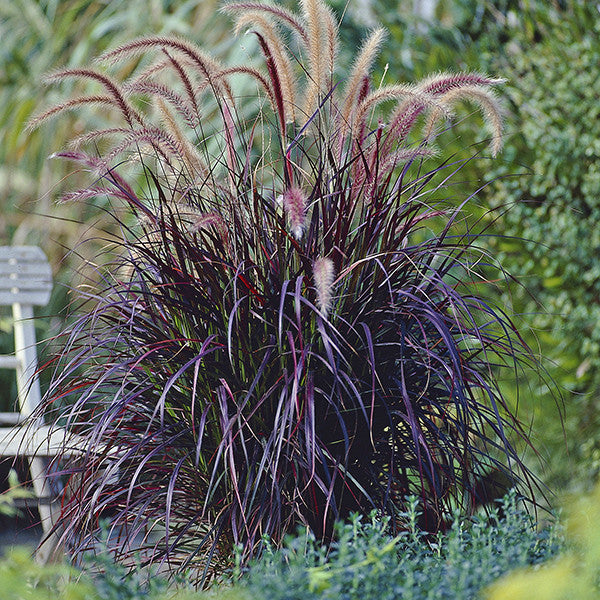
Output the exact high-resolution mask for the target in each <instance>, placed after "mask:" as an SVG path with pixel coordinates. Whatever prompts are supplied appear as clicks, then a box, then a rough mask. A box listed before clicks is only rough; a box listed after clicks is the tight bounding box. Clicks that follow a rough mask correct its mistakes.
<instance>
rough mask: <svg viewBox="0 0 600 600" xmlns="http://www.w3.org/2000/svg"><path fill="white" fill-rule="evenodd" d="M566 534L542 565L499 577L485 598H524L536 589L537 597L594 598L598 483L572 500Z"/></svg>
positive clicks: (598, 560)
mask: <svg viewBox="0 0 600 600" xmlns="http://www.w3.org/2000/svg"><path fill="white" fill-rule="evenodd" d="M568 513H569V518H568V520H567V523H566V528H565V536H566V540H567V548H566V549H565V550H564V551H563V552H562V553H561V554H560V556H558V557H557V558H556V559H555V560H552V561H548V562H546V563H544V564H543V565H542V566H541V568H527V569H519V570H516V571H515V572H513V573H510V574H508V575H507V576H506V577H504V578H502V579H499V580H498V581H497V582H495V583H494V584H493V585H492V586H490V588H489V589H488V591H487V594H486V598H487V600H526V599H529V598H531V590H535V597H536V599H538V600H570V599H571V598H577V600H587V599H590V600H592V599H594V598H597V597H598V593H599V592H600V585H599V581H600V579H599V575H600V526H599V525H598V524H599V523H600V486H596V490H595V491H594V493H593V494H591V495H590V496H587V497H580V498H578V499H575V501H574V502H571V504H570V506H569V510H568Z"/></svg>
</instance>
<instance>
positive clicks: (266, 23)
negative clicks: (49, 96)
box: [35, 0, 534, 581]
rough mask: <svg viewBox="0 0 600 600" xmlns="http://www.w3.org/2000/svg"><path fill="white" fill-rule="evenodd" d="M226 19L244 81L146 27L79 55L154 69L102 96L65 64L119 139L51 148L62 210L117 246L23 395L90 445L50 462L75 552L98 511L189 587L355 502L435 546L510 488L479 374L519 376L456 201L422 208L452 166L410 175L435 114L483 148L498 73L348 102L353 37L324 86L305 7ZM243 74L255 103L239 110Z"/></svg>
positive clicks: (328, 520) (331, 57)
mask: <svg viewBox="0 0 600 600" xmlns="http://www.w3.org/2000/svg"><path fill="white" fill-rule="evenodd" d="M225 10H226V12H228V13H229V14H231V15H233V16H234V17H238V15H239V17H238V20H239V23H240V26H243V27H247V26H250V27H252V28H253V29H254V33H255V34H256V35H257V36H258V41H259V48H260V51H261V53H262V55H263V57H264V62H265V67H266V69H265V70H261V69H260V67H259V66H255V65H242V66H237V65H234V66H225V67H223V66H221V65H220V64H219V63H218V62H217V61H216V60H214V59H212V58H210V57H209V56H208V55H207V54H206V53H205V52H203V51H202V50H200V49H199V48H197V47H196V46H194V45H193V44H192V43H191V42H188V41H183V40H179V39H177V38H161V37H150V38H144V39H140V40H134V41H132V42H131V43H129V44H125V45H124V46H121V47H120V48H117V49H116V50H114V51H110V52H108V53H107V54H106V55H105V56H104V57H103V61H104V62H105V63H106V62H108V63H109V64H111V65H112V64H114V63H121V62H122V61H129V60H132V59H135V61H136V63H138V62H139V60H140V55H141V54H143V55H144V57H145V56H147V55H150V56H151V57H154V59H155V62H151V63H148V62H147V61H142V62H141V63H139V69H141V71H140V70H139V69H138V71H135V70H133V74H132V75H130V76H129V77H128V79H126V80H125V81H122V82H121V81H117V80H116V79H113V78H110V79H109V77H110V76H109V75H104V74H99V75H98V76H97V77H95V76H92V75H91V71H90V70H81V72H80V73H79V75H80V76H81V77H82V78H83V79H84V80H86V81H95V82H96V83H99V84H101V85H102V86H103V87H105V88H107V89H108V90H109V94H110V95H109V96H108V97H97V96H90V97H89V98H90V99H89V101H86V102H81V103H80V104H82V105H84V106H87V105H88V104H89V105H92V104H93V103H100V104H101V105H103V106H104V105H105V104H107V103H108V104H109V105H111V106H113V107H114V108H115V109H116V111H117V112H118V113H120V114H121V116H122V118H123V120H124V125H123V128H122V129H119V128H113V129H111V130H99V131H98V132H91V133H89V134H84V136H80V137H79V138H78V140H77V147H78V149H77V150H76V151H71V152H67V153H64V156H65V157H66V158H68V159H71V160H74V161H76V162H79V163H83V164H84V166H86V167H88V168H92V169H93V171H94V173H95V179H94V181H93V182H92V183H91V184H90V187H89V188H88V189H87V190H80V191H78V192H75V193H74V194H72V195H71V196H70V197H69V198H80V199H89V197H91V196H93V195H95V194H105V195H106V196H108V197H109V198H110V199H111V201H112V202H113V206H114V211H113V214H112V217H113V218H115V219H117V220H118V222H119V224H120V229H121V231H122V234H123V237H122V239H120V240H117V241H116V242H115V245H116V252H115V254H116V255H117V256H118V258H117V259H115V260H114V261H113V262H110V263H109V264H106V265H104V266H103V267H99V268H98V269H99V281H100V283H99V284H98V286H97V289H95V290H94V291H89V292H87V297H86V296H85V294H84V293H83V292H82V294H83V295H84V299H85V300H86V302H85V304H84V305H83V309H82V313H81V316H80V317H79V319H78V320H77V321H75V323H74V324H73V325H72V327H71V328H70V329H69V330H68V331H66V332H65V333H64V336H63V338H62V339H64V346H63V350H62V351H61V353H60V355H59V356H58V358H57V364H56V367H55V369H56V370H55V376H54V379H53V382H52V385H51V387H50V389H49V391H48V394H47V403H46V410H47V412H49V413H51V414H54V415H55V416H56V418H57V422H61V423H64V422H66V423H67V425H68V426H69V427H70V428H72V429H73V430H74V431H75V432H77V433H78V434H79V435H80V436H83V437H84V438H85V439H86V440H87V441H88V452H87V453H86V454H85V456H84V457H82V459H81V460H79V461H75V462H72V461H61V460H59V461H58V462H60V463H61V464H64V468H63V470H62V471H61V473H62V475H64V476H68V477H69V485H68V486H67V487H66V491H65V495H64V501H63V513H62V517H61V519H60V523H59V524H58V526H57V528H59V529H60V530H61V531H62V532H63V538H64V540H65V542H66V544H67V546H68V547H69V548H70V549H71V550H72V551H73V552H78V551H81V550H84V549H85V548H87V547H88V546H89V545H90V544H91V543H92V541H93V539H94V537H95V536H96V535H97V532H98V527H99V519H100V518H101V517H102V515H103V514H110V517H111V527H112V529H113V531H114V532H115V538H116V540H117V547H116V549H115V552H116V553H117V555H119V556H121V557H124V558H126V557H127V556H128V554H130V553H131V552H133V550H132V546H131V543H132V540H133V539H137V540H140V539H141V540H142V542H141V547H142V550H144V549H145V551H146V553H147V557H148V560H149V561H154V562H155V561H163V562H164V563H165V565H168V566H169V567H170V568H172V569H176V568H193V569H195V571H194V572H195V573H196V574H197V576H198V579H199V581H206V577H207V574H208V573H210V572H211V570H213V569H214V568H216V567H215V565H219V564H222V563H223V562H226V561H227V560H228V559H229V558H230V556H231V552H232V548H233V547H234V546H235V545H237V544H241V546H242V549H243V550H242V554H243V559H244V560H247V559H248V558H249V557H251V556H253V555H255V554H256V552H258V551H259V550H260V548H261V540H262V539H263V537H264V536H267V537H268V538H269V539H271V540H273V541H274V542H278V541H280V540H281V539H282V537H283V536H284V535H285V534H286V533H289V532H293V531H294V530H295V528H296V527H297V526H298V524H304V525H306V526H309V527H311V528H312V529H313V531H314V532H315V533H316V535H318V536H319V537H320V538H322V539H323V540H328V539H330V538H331V536H332V534H333V524H334V522H335V521H336V520H337V519H343V518H345V517H347V516H348V515H349V514H350V513H351V512H353V511H361V512H368V511H370V510H372V509H377V510H379V511H381V512H382V513H385V514H388V515H390V517H391V519H392V522H393V523H394V526H396V527H401V526H402V523H401V519H400V518H399V515H400V514H401V512H402V507H403V506H404V502H405V497H406V495H407V494H417V495H418V496H419V497H420V498H421V499H422V503H423V506H424V509H425V513H424V521H423V523H422V525H423V527H425V528H427V529H428V530H430V531H436V530H439V529H441V528H443V527H444V519H445V518H446V515H447V514H448V511H450V510H451V509H452V508H453V507H455V506H457V505H458V506H461V507H462V508H463V509H464V510H465V511H469V510H471V509H472V508H473V506H474V505H475V504H477V503H478V501H479V499H478V498H477V497H476V496H477V494H478V492H477V490H478V487H477V482H478V479H479V478H480V477H482V476H484V475H485V474H486V473H488V472H489V471H490V470H491V469H496V470H498V471H501V472H503V473H505V474H506V475H507V476H508V478H509V479H510V481H511V482H512V483H514V484H521V485H523V486H524V487H525V489H528V488H529V490H530V492H531V491H532V485H533V484H534V481H533V479H532V477H531V475H530V474H529V472H528V470H527V469H526V467H525V466H524V465H523V464H522V463H521V461H520V458H519V455H518V453H517V451H516V450H515V448H514V446H513V444H514V443H515V442H516V441H518V440H524V441H525V442H527V436H526V435H525V432H524V431H523V429H522V428H521V426H520V424H519V421H518V419H517V417H516V415H515V414H514V413H513V412H511V410H510V408H509V407H508V406H507V404H506V402H505V400H504V399H503V397H502V395H501V393H500V390H499V388H498V386H497V384H496V377H497V374H498V370H499V369H501V368H502V367H503V366H509V367H511V368H516V369H519V368H525V367H527V365H528V363H529V362H533V361H531V357H530V354H529V353H528V351H527V348H526V347H525V346H524V344H523V342H522V340H521V338H520V337H519V335H518V332H517V331H516V330H515V328H514V326H513V324H512V323H511V321H510V319H509V318H508V317H507V316H506V315H504V313H503V312H502V311H500V310H497V309H495V308H493V307H491V306H490V305H488V304H486V303H485V302H484V301H483V300H482V299H481V298H479V297H478V296H477V293H476V290H477V286H478V285H480V284H481V278H480V276H479V275H478V273H477V264H478V261H479V260H480V259H481V256H480V255H479V254H478V253H477V250H476V248H475V247H474V242H475V240H476V239H477V236H476V235H474V234H473V233H472V232H471V231H469V233H468V235H467V234H463V233H461V227H462V226H461V225H460V223H461V222H462V220H463V218H464V217H463V216H462V212H461V210H462V207H463V205H464V203H463V204H462V205H460V206H451V205H450V203H449V202H447V201H444V200H442V199H440V197H443V186H444V185H445V182H446V180H448V179H450V178H451V177H452V174H453V173H454V172H455V171H456V170H458V168H459V166H460V165H458V166H457V165H454V164H450V163H448V164H442V165H440V166H437V167H434V168H431V169H430V170H428V171H427V170H425V168H424V165H425V164H426V163H424V160H425V158H426V157H427V156H430V155H433V154H434V153H435V148H434V147H433V136H434V134H435V128H434V125H435V122H436V121H437V120H439V119H440V118H449V117H450V116H451V113H450V108H451V106H452V105H453V104H454V103H455V102H456V101H457V100H458V99H465V100H467V101H469V100H473V99H474V100H475V101H476V102H477V103H478V104H479V105H480V106H482V107H483V108H484V117H485V118H486V121H487V122H488V124H489V125H490V126H491V127H493V128H494V138H493V148H492V149H493V150H494V151H496V150H497V145H498V143H499V139H500V138H499V135H500V127H501V119H500V115H499V112H498V110H499V109H498V107H497V103H496V102H495V101H494V100H493V96H492V93H491V91H490V86H492V85H495V84H496V83H498V80H495V79H491V78H488V77H485V76H482V75H479V74H439V75H436V76H434V77H432V78H431V79H429V80H427V81H426V82H424V83H421V84H417V85H410V86H409V85H401V86H400V85H399V86H391V87H388V88H380V89H379V90H377V89H376V90H371V87H372V80H371V78H370V69H371V65H372V63H373V58H374V56H375V54H376V52H377V49H378V48H379V46H380V44H381V42H382V39H383V32H379V31H377V32H374V33H373V34H372V35H371V36H370V37H369V38H368V40H367V41H366V42H365V44H364V45H363V47H362V50H361V51H360V52H359V56H358V57H357V60H356V61H355V63H354V67H353V68H352V70H351V73H350V77H349V79H348V84H347V85H345V86H344V85H338V84H337V82H336V81H335V79H334V73H333V65H334V62H335V58H336V54H337V39H336V37H335V31H336V29H337V24H336V23H335V22H334V21H333V20H332V13H331V11H330V10H329V9H328V7H327V6H326V5H325V4H323V2H322V1H321V0H311V1H309V0H307V1H306V2H302V3H301V12H300V14H295V13H292V12H289V11H286V10H284V9H282V8H280V7H278V6H275V5H269V4H262V3H258V2H234V3H230V4H227V5H226V6H225ZM282 28H289V29H290V31H291V33H292V36H291V37H290V38H289V39H288V37H287V36H286V35H285V33H284V31H283V30H282ZM165 57H166V58H165ZM121 72H126V73H132V69H122V70H121ZM74 75H76V73H74V72H72V71H63V72H62V73H60V72H59V73H57V74H56V75H55V76H54V79H59V80H60V79H62V78H64V77H69V78H70V77H72V76H74ZM234 75H235V76H236V77H233V76H234ZM241 75H245V76H246V78H247V79H249V80H250V81H251V82H252V84H253V85H256V86H257V92H256V93H253V94H252V95H251V97H248V95H247V94H246V93H245V94H241V95H240V97H239V99H238V98H237V97H236V90H237V89H238V87H237V86H238V85H240V84H239V77H240V76H241ZM236 78H237V79H236ZM107 80H108V81H110V82H111V83H110V85H108V84H107V83H106V81H107ZM300 90H305V91H306V93H305V94H304V95H303V97H302V98H301V99H299V96H300V92H299V91H300ZM93 98H96V100H93ZM98 98H100V100H98ZM140 100H142V101H140ZM384 100H385V101H386V102H387V104H383V102H384ZM390 104H391V105H393V106H391V108H389V105H390ZM385 106H388V110H387V111H386V110H385ZM382 107H383V108H382ZM71 108H73V103H72V101H66V102H65V103H64V104H62V105H60V106H59V107H57V108H53V109H50V110H49V111H46V112H45V113H42V115H41V116H40V117H39V118H38V119H37V120H36V121H35V124H39V123H41V122H43V121H44V119H46V118H48V117H50V116H52V117H54V116H56V115H57V114H60V112H61V110H67V109H71ZM201 110H202V114H200V111H201ZM386 117H387V118H386ZM421 117H422V118H421ZM421 123H422V124H423V126H424V131H425V132H426V136H427V140H426V141H423V134H422V133H420V132H419V131H418V130H417V126H418V125H420V124H421ZM96 134H97V135H96ZM99 137H101V138H102V139H103V142H105V143H106V145H107V147H106V149H103V152H102V153H101V156H95V155H94V151H95V148H96V147H97V141H98V139H99ZM124 209H127V210H124ZM67 455H68V449H67V448H66V449H65V457H66V456H67Z"/></svg>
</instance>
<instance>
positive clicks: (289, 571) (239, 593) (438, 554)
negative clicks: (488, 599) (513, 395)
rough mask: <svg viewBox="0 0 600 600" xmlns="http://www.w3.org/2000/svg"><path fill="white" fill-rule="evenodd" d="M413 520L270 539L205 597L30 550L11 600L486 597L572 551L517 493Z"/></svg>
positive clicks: (14, 578)
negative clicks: (439, 529)
mask: <svg viewBox="0 0 600 600" xmlns="http://www.w3.org/2000/svg"><path fill="white" fill-rule="evenodd" d="M588 516H591V514H589V515H588ZM403 520H404V521H405V523H406V525H407V527H406V529H405V530H403V531H401V532H395V533H394V532H393V531H392V529H391V528H390V527H389V525H390V523H389V520H388V519H383V520H381V519H379V518H376V517H375V514H372V515H370V516H369V517H367V516H359V515H353V516H352V517H351V518H350V519H349V520H348V521H347V522H346V523H338V524H337V525H336V528H335V529H336V535H335V541H334V543H333V544H332V545H331V546H330V547H325V546H323V545H321V544H320V543H319V541H318V540H316V539H315V536H314V535H313V534H312V533H310V532H306V531H304V532H302V531H301V532H299V533H298V534H297V535H296V536H288V537H286V540H285V543H284V545H283V547H282V548H279V549H277V548H274V547H272V546H271V545H269V544H268V543H267V544H266V548H265V551H264V553H263V555H262V557H261V558H260V559H258V560H255V561H253V562H252V563H251V565H250V566H249V567H248V568H246V569H244V571H245V572H244V573H243V575H242V576H241V578H239V575H240V571H239V565H238V569H237V570H234V571H233V572H232V573H229V575H230V576H231V577H232V579H231V580H229V582H228V583H227V584H225V583H224V584H222V585H219V586H215V587H214V588H212V589H211V590H210V591H209V592H203V593H201V592H193V591H192V590H190V589H189V586H187V585H186V582H185V577H184V578H182V579H183V580H182V581H181V582H180V584H179V585H178V586H176V587H173V586H168V585H167V580H166V579H165V578H164V576H163V575H161V574H160V573H154V574H152V575H151V576H150V577H149V576H148V572H147V571H143V570H142V571H139V570H138V571H136V572H133V573H128V571H127V569H126V568H125V567H123V566H122V565H119V564H115V563H113V562H112V560H110V558H109V557H108V556H107V555H106V554H101V555H99V556H98V557H96V558H95V559H94V560H91V561H85V563H84V570H83V571H78V570H76V569H72V568H67V567H65V566H62V565H58V566H57V565H47V566H40V565H37V564H35V563H34V562H33V561H32V559H31V556H30V555H29V553H27V552H26V551H16V552H13V553H12V554H11V555H10V556H9V557H6V558H4V559H3V560H2V561H0V577H2V583H3V592H4V596H3V598H6V600H46V599H49V598H61V599H63V598H64V599H65V600H76V599H79V598H81V599H83V598H85V600H138V599H141V598H149V599H150V600H167V599H168V600H184V599H185V600H208V599H210V598H218V599H223V600H224V599H226V598H232V599H233V598H235V599H237V600H245V599H246V598H248V599H250V598H264V600H283V599H285V600H293V599H295V598H298V599H302V600H309V599H315V600H326V599H328V598H336V599H337V598H347V599H349V600H350V599H353V598H357V599H358V598H360V599H362V600H371V599H375V598H378V599H379V598H381V600H385V599H386V598H398V597H402V598H407V599H412V600H425V599H426V598H439V599H440V600H443V599H452V600H468V599H470V598H478V597H480V590H482V589H483V588H485V586H487V585H488V584H489V583H490V582H493V581H496V580H498V578H499V577H501V576H502V575H504V574H505V573H507V572H509V571H511V570H512V569H515V568H520V567H526V566H529V565H536V568H537V567H539V565H540V564H542V563H547V564H548V565H552V564H553V563H552V562H549V561H550V560H551V559H553V558H554V557H555V556H556V554H557V553H558V551H559V550H561V549H562V548H563V541H562V530H561V529H560V528H559V526H558V525H557V524H555V523H553V524H552V525H551V526H550V527H548V528H546V529H544V530H542V531H539V530H538V529H537V528H536V526H535V523H534V522H533V519H532V518H531V517H530V516H529V515H528V514H527V513H526V512H524V510H523V508H522V506H521V504H520V502H519V501H517V496H516V495H515V494H514V493H511V494H509V495H507V497H506V498H504V499H503V500H502V501H501V502H500V504H499V505H498V506H497V508H496V509H495V510H494V511H492V512H491V514H490V515H489V516H487V517H484V516H483V515H478V516H476V517H474V518H472V519H464V518H458V517H457V519H456V520H455V521H454V522H453V524H452V527H451V528H450V530H449V531H448V532H447V533H445V534H441V533H440V534H438V535H436V536H429V535H427V534H425V533H423V532H422V531H421V530H420V529H419V527H418V522H419V520H420V518H419V508H418V501H417V500H416V499H415V498H411V499H409V501H408V502H407V506H406V512H405V513H404V514H403ZM546 568H548V567H546V566H544V567H543V569H546ZM543 569H542V570H541V571H540V572H543ZM504 587H506V589H508V587H507V586H506V584H505V583H504V580H502V579H500V580H499V589H501V588H504ZM536 589H537V588H536ZM6 590H9V592H8V594H6ZM499 598H500V596H498V600H499ZM514 598H515V600H516V599H517V598H518V596H514Z"/></svg>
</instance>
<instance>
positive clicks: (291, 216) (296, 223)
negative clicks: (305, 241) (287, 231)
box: [283, 186, 306, 240]
mask: <svg viewBox="0 0 600 600" xmlns="http://www.w3.org/2000/svg"><path fill="white" fill-rule="evenodd" d="M283 208H284V209H285V212H286V214H287V216H288V220H289V223H290V227H291V229H292V233H293V234H294V237H295V238H296V239H297V240H299V239H300V238H301V237H302V233H303V231H304V220H305V214H306V194H305V193H304V192H303V191H302V190H301V189H300V188H299V187H298V186H292V187H290V188H288V189H287V190H286V191H285V193H284V194H283Z"/></svg>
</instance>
